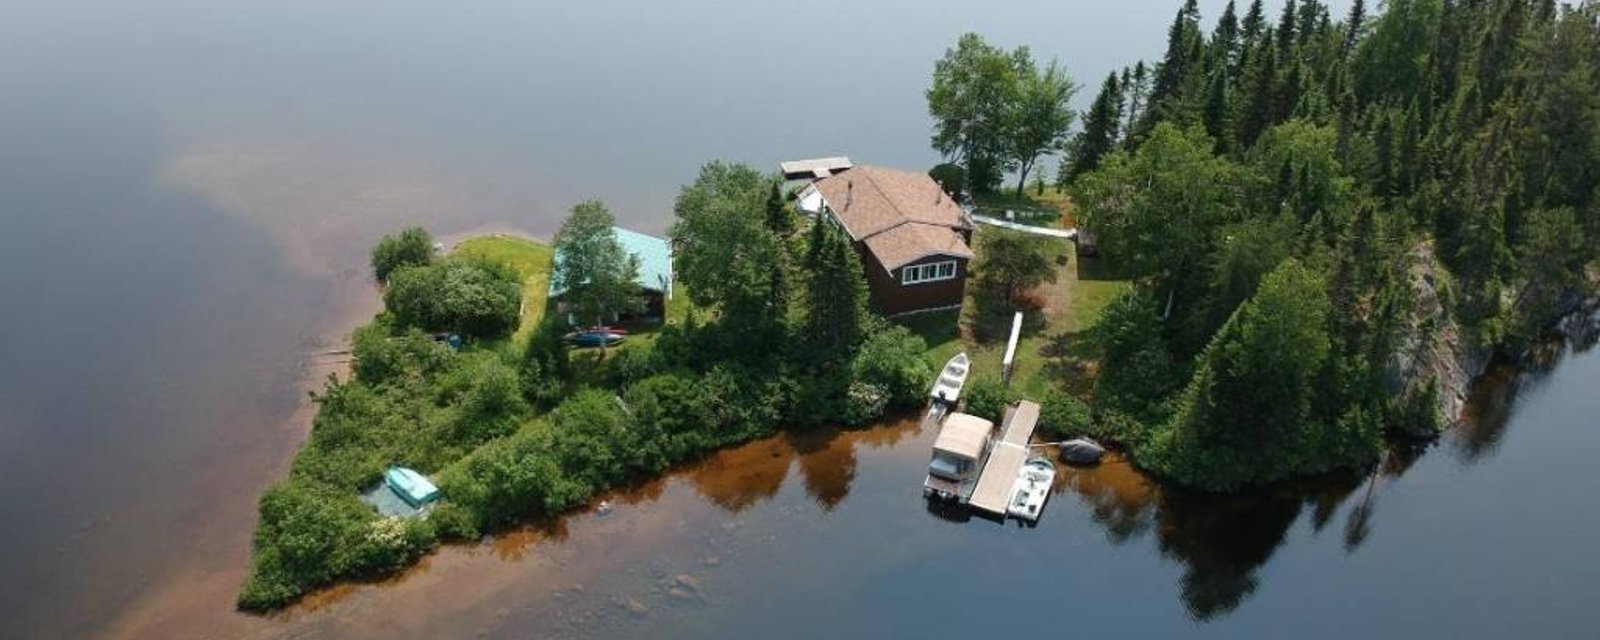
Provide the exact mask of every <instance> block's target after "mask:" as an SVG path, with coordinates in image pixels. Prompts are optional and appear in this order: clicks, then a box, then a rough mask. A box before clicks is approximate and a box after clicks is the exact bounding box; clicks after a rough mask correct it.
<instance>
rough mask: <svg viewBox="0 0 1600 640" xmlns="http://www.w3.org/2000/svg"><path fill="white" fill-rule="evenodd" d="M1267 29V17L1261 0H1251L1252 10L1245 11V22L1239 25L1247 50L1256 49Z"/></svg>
mask: <svg viewBox="0 0 1600 640" xmlns="http://www.w3.org/2000/svg"><path fill="white" fill-rule="evenodd" d="M1266 27H1267V15H1266V13H1265V12H1264V11H1263V10H1262V8H1261V0H1251V2H1250V8H1249V9H1247V10H1246V11H1245V14H1244V20H1243V21H1242V22H1240V24H1239V31H1240V35H1242V36H1243V37H1244V42H1243V44H1244V48H1245V49H1246V50H1248V49H1250V48H1251V47H1254V46H1255V45H1256V44H1257V43H1259V42H1260V41H1261V36H1263V35H1265V34H1264V33H1263V32H1264V30H1265V29H1266Z"/></svg>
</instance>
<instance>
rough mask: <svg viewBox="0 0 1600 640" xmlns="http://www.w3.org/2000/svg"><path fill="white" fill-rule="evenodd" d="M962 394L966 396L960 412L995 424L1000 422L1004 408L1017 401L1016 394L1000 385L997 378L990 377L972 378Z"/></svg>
mask: <svg viewBox="0 0 1600 640" xmlns="http://www.w3.org/2000/svg"><path fill="white" fill-rule="evenodd" d="M962 394H963V395H965V396H966V405H965V406H964V407H963V408H962V411H964V412H966V413H968V414H971V415H975V416H978V417H979V418H983V419H985V420H992V421H994V422H996V423H998V422H999V421H1000V416H1001V413H1002V412H1003V411H1004V410H1005V406H1006V405H1007V404H1009V403H1011V402H1013V401H1015V400H1016V399H1017V396H1016V394H1015V393H1013V392H1012V391H1011V390H1010V389H1007V388H1006V386H1005V385H1004V384H1001V382H1000V379H999V378H995V377H992V376H976V377H973V378H972V379H971V380H969V381H968V382H967V386H966V389H965V390H964V391H962Z"/></svg>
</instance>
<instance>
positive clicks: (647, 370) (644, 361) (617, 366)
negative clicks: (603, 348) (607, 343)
mask: <svg viewBox="0 0 1600 640" xmlns="http://www.w3.org/2000/svg"><path fill="white" fill-rule="evenodd" d="M655 372H656V358H655V351H654V349H652V348H650V347H649V346H647V345H642V344H637V345H628V346H627V347H626V348H623V349H618V350H617V351H616V352H615V355H613V356H612V357H611V359H610V360H609V361H608V362H607V363H606V386H609V387H611V388H613V389H626V388H628V386H629V385H632V384H633V383H635V382H638V381H640V380H643V379H645V378H647V377H649V376H650V375H651V374H654V373H655Z"/></svg>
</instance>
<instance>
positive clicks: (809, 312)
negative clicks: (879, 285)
mask: <svg viewBox="0 0 1600 640" xmlns="http://www.w3.org/2000/svg"><path fill="white" fill-rule="evenodd" d="M817 226H818V227H821V231H820V232H818V233H814V234H813V235H812V237H813V238H818V239H819V240H820V242H821V246H820V250H819V251H818V252H817V254H818V259H817V261H816V266H815V268H814V269H813V270H812V271H811V272H810V274H809V278H808V281H807V283H806V317H805V319H804V322H803V324H802V327H801V330H802V336H801V339H802V341H803V342H804V344H805V345H806V346H807V347H808V348H809V351H810V353H811V354H812V355H813V356H814V357H815V358H816V359H817V360H818V361H820V362H839V361H841V360H843V359H848V358H849V357H850V353H851V350H852V349H854V348H855V346H856V344H857V343H858V342H859V341H860V339H861V333H862V330H863V327H864V325H865V323H866V320H867V317H868V315H867V283H866V280H865V279H864V277H863V276H862V273H861V261H860V259H859V258H858V257H857V256H856V252H855V249H852V248H851V247H850V241H849V239H848V238H846V237H845V235H844V232H843V231H840V230H839V229H836V228H834V226H833V225H830V224H819V225H817Z"/></svg>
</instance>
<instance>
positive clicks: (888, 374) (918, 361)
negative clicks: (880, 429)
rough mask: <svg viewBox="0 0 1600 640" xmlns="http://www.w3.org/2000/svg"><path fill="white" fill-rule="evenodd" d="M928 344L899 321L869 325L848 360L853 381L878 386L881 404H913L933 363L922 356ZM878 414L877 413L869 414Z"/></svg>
mask: <svg viewBox="0 0 1600 640" xmlns="http://www.w3.org/2000/svg"><path fill="white" fill-rule="evenodd" d="M927 349H928V345H927V343H926V342H924V341H923V339H922V337H921V336H918V335H916V334H914V333H912V332H911V330H910V329H907V328H905V327H902V326H899V325H888V324H884V325H882V326H877V327H873V328H872V329H870V330H869V331H868V335H867V339H866V341H865V342H863V343H862V344H861V347H860V349H859V350H858V351H857V352H856V355H855V358H854V359H853V361H852V362H851V365H850V368H851V376H852V378H853V379H854V381H855V382H856V383H859V384H864V385H868V386H872V387H876V388H878V389H879V390H880V391H881V393H882V394H883V396H884V397H883V408H884V409H887V408H889V407H907V406H915V405H916V404H917V403H919V402H921V401H922V397H923V394H924V393H926V392H927V385H928V381H929V380H931V379H933V373H934V372H933V365H931V364H929V363H928V359H927V358H925V357H923V352H924V351H927ZM878 415H882V410H881V409H880V411H879V413H878V414H876V415H873V416H869V418H872V417H877V416H878Z"/></svg>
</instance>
